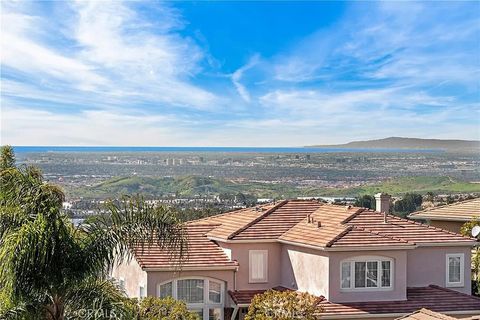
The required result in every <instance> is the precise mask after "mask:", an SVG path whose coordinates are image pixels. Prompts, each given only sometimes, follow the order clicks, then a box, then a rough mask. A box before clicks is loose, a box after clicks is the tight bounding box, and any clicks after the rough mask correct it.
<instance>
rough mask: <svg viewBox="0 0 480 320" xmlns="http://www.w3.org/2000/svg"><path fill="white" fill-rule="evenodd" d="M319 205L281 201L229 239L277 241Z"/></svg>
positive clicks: (308, 202)
mask: <svg viewBox="0 0 480 320" xmlns="http://www.w3.org/2000/svg"><path fill="white" fill-rule="evenodd" d="M321 205H322V203H320V202H318V201H298V200H290V201H283V202H281V203H280V204H279V205H277V206H276V207H274V208H272V209H270V210H268V211H267V212H266V213H265V214H263V215H262V216H261V217H259V218H258V219H257V220H254V221H252V222H251V223H250V224H248V225H247V226H246V227H244V228H242V229H240V230H238V231H237V232H236V233H235V234H234V235H233V237H231V239H233V240H252V239H255V240H258V239H277V238H278V237H280V236H281V235H282V234H283V233H285V232H286V231H288V230H289V229H290V228H292V227H293V226H295V225H296V224H297V223H299V222H300V221H302V220H303V219H305V217H306V216H307V215H308V214H311V213H313V212H314V211H315V210H317V209H318V208H319V207H320V206H321Z"/></svg>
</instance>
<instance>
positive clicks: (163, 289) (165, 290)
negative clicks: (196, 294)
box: [160, 282, 172, 298]
mask: <svg viewBox="0 0 480 320" xmlns="http://www.w3.org/2000/svg"><path fill="white" fill-rule="evenodd" d="M171 296H172V282H167V283H164V284H162V285H160V298H165V297H171Z"/></svg>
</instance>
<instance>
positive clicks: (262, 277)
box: [249, 250, 268, 283]
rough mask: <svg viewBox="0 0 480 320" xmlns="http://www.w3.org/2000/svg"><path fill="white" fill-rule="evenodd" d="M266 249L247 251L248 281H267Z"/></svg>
mask: <svg viewBox="0 0 480 320" xmlns="http://www.w3.org/2000/svg"><path fill="white" fill-rule="evenodd" d="M267 266H268V251H267V250H250V251H249V282H251V283H258V282H268V274H267V271H268V269H267V268H268V267H267Z"/></svg>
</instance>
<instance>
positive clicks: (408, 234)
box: [347, 210, 475, 243]
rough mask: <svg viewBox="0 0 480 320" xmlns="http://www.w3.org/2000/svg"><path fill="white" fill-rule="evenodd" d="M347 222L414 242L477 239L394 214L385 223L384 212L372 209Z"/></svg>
mask: <svg viewBox="0 0 480 320" xmlns="http://www.w3.org/2000/svg"><path fill="white" fill-rule="evenodd" d="M347 224H349V225H355V226H358V227H361V228H365V229H368V230H370V231H373V232H377V233H379V234H382V235H386V236H390V237H395V238H399V239H403V240H406V241H409V242H412V243H438V242H442V243H451V242H471V241H475V239H471V238H467V237H463V236H462V235H460V234H457V233H453V232H450V231H446V230H443V229H440V228H436V227H432V226H429V225H426V224H422V223H419V222H415V221H412V220H407V219H402V218H399V217H396V216H394V215H388V216H387V223H384V216H383V213H380V212H375V211H372V210H363V211H360V212H358V213H356V214H355V215H353V216H352V217H351V219H350V220H348V221H347Z"/></svg>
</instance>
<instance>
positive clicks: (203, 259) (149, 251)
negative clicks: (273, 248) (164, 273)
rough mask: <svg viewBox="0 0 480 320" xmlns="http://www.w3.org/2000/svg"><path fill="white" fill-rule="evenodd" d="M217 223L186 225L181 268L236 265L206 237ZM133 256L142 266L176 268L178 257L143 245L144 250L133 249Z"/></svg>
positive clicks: (154, 247)
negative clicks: (185, 244)
mask: <svg viewBox="0 0 480 320" xmlns="http://www.w3.org/2000/svg"><path fill="white" fill-rule="evenodd" d="M216 226H218V225H206V224H199V225H195V224H189V225H187V226H186V233H187V236H188V250H187V254H186V257H185V259H184V261H182V265H181V268H182V269H189V268H198V267H202V268H204V267H206V268H219V269H221V268H228V267H235V266H237V262H236V261H231V260H230V259H229V258H228V257H227V256H226V254H225V253H224V252H223V250H222V249H221V248H220V247H219V246H218V245H217V244H216V243H215V242H214V241H211V240H209V239H208V238H207V237H206V234H207V233H208V232H209V231H210V230H212V229H213V228H214V227H216ZM134 255H135V258H136V260H137V262H138V263H139V265H140V267H142V268H162V269H168V268H172V269H174V268H177V267H178V258H176V257H175V253H172V252H170V251H168V250H166V249H163V248H160V247H159V246H150V247H145V248H144V250H141V249H137V250H135V251H134Z"/></svg>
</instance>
